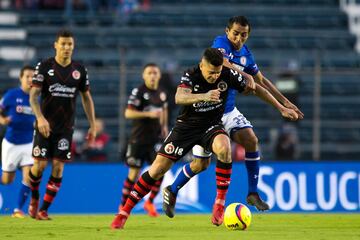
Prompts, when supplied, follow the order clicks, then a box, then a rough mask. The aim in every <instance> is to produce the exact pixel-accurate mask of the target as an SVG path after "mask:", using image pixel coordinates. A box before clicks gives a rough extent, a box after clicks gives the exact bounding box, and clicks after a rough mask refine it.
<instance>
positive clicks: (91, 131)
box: [86, 127, 97, 143]
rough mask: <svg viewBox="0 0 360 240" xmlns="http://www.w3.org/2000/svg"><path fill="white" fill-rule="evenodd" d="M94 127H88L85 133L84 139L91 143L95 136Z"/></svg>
mask: <svg viewBox="0 0 360 240" xmlns="http://www.w3.org/2000/svg"><path fill="white" fill-rule="evenodd" d="M96 134H97V132H96V128H95V127H90V128H89V130H88V133H87V135H86V141H87V142H88V143H92V142H94V141H95V138H96Z"/></svg>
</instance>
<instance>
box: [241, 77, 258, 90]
mask: <svg viewBox="0 0 360 240" xmlns="http://www.w3.org/2000/svg"><path fill="white" fill-rule="evenodd" d="M241 75H242V76H243V78H245V80H246V86H245V90H244V94H245V95H247V94H254V93H255V90H256V83H255V80H254V78H253V77H252V76H251V75H250V74H247V73H244V72H243V73H241Z"/></svg>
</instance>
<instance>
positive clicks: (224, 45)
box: [211, 37, 231, 59]
mask: <svg viewBox="0 0 360 240" xmlns="http://www.w3.org/2000/svg"><path fill="white" fill-rule="evenodd" d="M211 47H212V48H217V49H218V50H219V51H220V52H221V53H222V54H223V56H224V58H227V59H229V55H230V53H231V46H229V43H228V42H226V41H225V39H224V38H221V37H217V38H215V40H214V42H213V45H212V46H211Z"/></svg>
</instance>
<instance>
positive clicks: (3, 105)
mask: <svg viewBox="0 0 360 240" xmlns="http://www.w3.org/2000/svg"><path fill="white" fill-rule="evenodd" d="M10 98H11V96H10V93H9V92H7V93H5V95H4V96H3V97H2V98H1V100H0V110H2V111H6V110H7V109H8V107H9V106H10Z"/></svg>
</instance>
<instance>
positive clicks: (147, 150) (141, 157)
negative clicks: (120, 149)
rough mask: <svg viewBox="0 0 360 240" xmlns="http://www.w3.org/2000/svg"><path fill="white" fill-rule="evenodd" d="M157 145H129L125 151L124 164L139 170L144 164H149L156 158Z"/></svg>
mask: <svg viewBox="0 0 360 240" xmlns="http://www.w3.org/2000/svg"><path fill="white" fill-rule="evenodd" d="M157 145H159V144H155V145H154V144H137V143H129V144H128V146H127V150H126V164H127V165H128V166H130V167H135V168H141V167H142V166H143V165H144V163H145V162H147V163H148V164H151V163H152V162H153V161H154V159H155V157H156V152H157V149H156V146H157Z"/></svg>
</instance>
